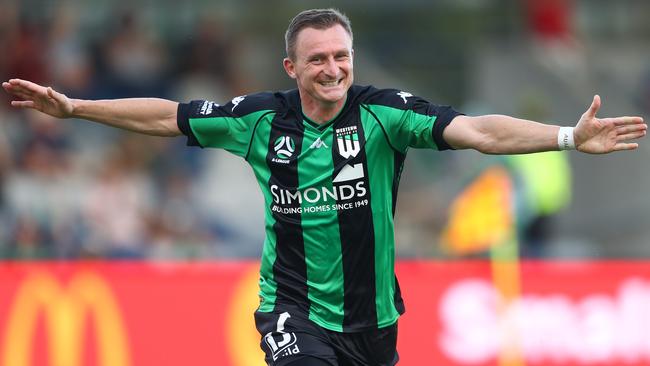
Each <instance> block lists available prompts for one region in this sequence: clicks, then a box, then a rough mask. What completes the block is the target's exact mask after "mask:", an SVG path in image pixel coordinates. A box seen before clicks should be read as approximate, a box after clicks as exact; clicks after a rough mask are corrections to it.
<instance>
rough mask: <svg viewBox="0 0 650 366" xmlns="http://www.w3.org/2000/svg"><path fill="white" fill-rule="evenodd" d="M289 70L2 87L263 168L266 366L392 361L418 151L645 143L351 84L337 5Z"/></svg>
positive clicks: (346, 33) (293, 55)
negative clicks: (407, 197)
mask: <svg viewBox="0 0 650 366" xmlns="http://www.w3.org/2000/svg"><path fill="white" fill-rule="evenodd" d="M285 38H286V47H287V58H285V59H284V69H285V71H286V72H287V74H288V75H289V76H290V77H291V78H293V79H295V80H296V83H297V85H298V88H297V89H296V90H290V91H286V92H277V93H257V94H251V95H246V96H241V97H237V98H234V99H233V100H232V101H231V102H229V103H227V104H225V105H218V104H216V103H214V102H210V101H193V102H191V103H189V104H178V103H175V102H171V101H167V100H161V99H120V100H103V101H87V100H77V99H69V98H67V97H66V96H65V95H63V94H60V93H58V92H56V91H54V90H53V89H52V88H45V87H43V86H40V85H36V84H33V83H30V82H28V81H24V80H17V79H13V80H10V81H8V82H5V83H3V87H4V88H5V89H6V90H7V91H8V92H10V93H12V94H14V95H16V96H17V97H19V98H21V99H23V100H22V101H12V102H11V104H12V105H13V106H15V107H19V108H33V109H36V110H39V111H41V112H44V113H47V114H49V115H52V116H56V117H60V118H68V117H74V118H84V119H88V120H91V121H96V122H100V123H103V124H107V125H110V126H115V127H119V128H123V129H127V130H132V131H136V132H140V133H144V134H150V135H158V136H177V135H180V134H184V135H186V136H187V141H188V144H189V145H196V146H201V147H219V148H224V149H226V150H228V151H230V152H232V153H234V154H236V155H239V156H241V157H243V158H244V159H245V160H246V161H247V162H248V163H249V164H250V165H251V167H252V169H253V171H254V173H255V176H256V177H257V180H258V182H259V184H260V188H261V189H262V192H263V195H264V199H265V204H266V241H265V243H264V250H263V256H262V263H261V269H260V293H259V294H260V299H261V303H260V306H259V308H258V310H257V311H256V313H255V320H256V324H257V328H258V330H259V332H260V334H261V336H262V340H261V347H262V349H263V350H264V352H265V353H266V362H267V363H268V364H269V365H394V364H396V363H397V360H398V355H397V351H396V339H397V319H398V317H399V315H400V314H401V313H403V312H404V306H403V303H402V298H401V295H400V290H399V285H398V282H397V279H396V277H395V275H394V262H395V258H394V238H393V214H394V210H395V202H396V195H397V187H398V184H399V178H400V173H401V168H402V164H403V162H404V158H405V155H406V151H407V150H408V148H409V147H416V148H432V149H436V150H444V149H467V148H472V149H476V150H478V151H481V152H484V153H491V154H511V153H530V152H537V151H549V150H558V149H571V148H576V149H578V150H579V151H582V152H586V153H608V152H612V151H618V150H631V149H635V148H637V144H636V143H630V142H628V140H631V139H635V138H640V137H642V136H644V135H645V132H646V129H647V126H646V125H645V124H644V123H643V120H642V118H640V117H619V118H605V119H599V118H596V112H597V111H598V109H599V107H600V99H599V97H598V96H595V97H594V99H593V102H592V104H591V107H589V109H588V110H587V112H585V114H584V115H583V116H582V117H581V118H580V120H579V121H578V124H577V126H576V127H575V129H572V128H567V127H563V128H560V127H558V126H551V125H545V124H541V123H537V122H533V121H526V120H521V119H516V118H512V117H508V116H500V115H488V116H477V117H469V116H464V115H462V114H460V113H458V112H456V111H455V110H453V109H452V108H451V107H446V106H437V105H433V104H430V103H428V102H426V101H425V100H423V99H421V98H418V97H415V96H413V95H411V94H410V93H407V92H405V91H400V90H379V89H376V88H374V87H361V86H356V85H353V57H354V51H353V49H352V30H351V28H350V23H349V20H348V19H347V18H346V17H345V16H344V15H342V14H341V13H339V12H338V11H336V10H332V9H316V10H308V11H304V12H302V13H300V14H298V15H297V16H296V17H295V18H294V19H293V20H292V22H291V24H290V25H289V28H288V30H287V32H286V36H285Z"/></svg>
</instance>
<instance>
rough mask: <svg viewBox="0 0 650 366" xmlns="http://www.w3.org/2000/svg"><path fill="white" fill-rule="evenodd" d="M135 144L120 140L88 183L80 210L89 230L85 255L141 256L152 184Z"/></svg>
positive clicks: (149, 210)
mask: <svg viewBox="0 0 650 366" xmlns="http://www.w3.org/2000/svg"><path fill="white" fill-rule="evenodd" d="M138 143H139V141H138V140H137V139H135V138H133V137H125V138H123V139H122V140H120V141H119V142H118V143H117V144H116V145H115V146H114V148H113V149H111V152H110V153H109V155H108V156H107V157H106V159H105V162H104V163H103V165H102V166H101V167H98V171H97V176H96V178H95V181H93V182H90V189H89V192H88V195H87V198H86V199H85V202H84V207H83V210H84V219H85V220H86V222H87V225H88V227H89V230H90V234H89V236H88V237H87V238H86V240H85V241H84V249H85V251H86V252H87V253H94V254H99V255H103V256H108V257H111V258H142V257H144V255H145V251H146V247H145V246H146V243H147V241H148V237H147V236H148V235H147V222H148V221H149V218H150V217H151V213H152V212H153V197H152V192H153V184H152V181H151V177H150V176H148V175H147V174H146V167H145V164H146V158H143V155H144V156H146V154H142V152H143V151H142V150H143V149H141V147H142V146H138Z"/></svg>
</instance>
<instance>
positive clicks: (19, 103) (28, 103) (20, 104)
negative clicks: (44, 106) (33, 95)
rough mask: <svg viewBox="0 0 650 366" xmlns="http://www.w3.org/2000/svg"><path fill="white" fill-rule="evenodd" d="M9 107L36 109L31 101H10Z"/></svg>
mask: <svg viewBox="0 0 650 366" xmlns="http://www.w3.org/2000/svg"><path fill="white" fill-rule="evenodd" d="M11 106H12V107H16V108H36V105H35V104H34V102H33V101H31V100H12V101H11Z"/></svg>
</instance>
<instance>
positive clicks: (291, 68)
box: [282, 57, 296, 79]
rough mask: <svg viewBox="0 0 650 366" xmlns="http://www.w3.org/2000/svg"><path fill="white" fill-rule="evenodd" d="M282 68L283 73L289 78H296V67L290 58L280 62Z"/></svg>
mask: <svg viewBox="0 0 650 366" xmlns="http://www.w3.org/2000/svg"><path fill="white" fill-rule="evenodd" d="M282 66H284V71H286V72H287V75H289V77H290V78H292V79H295V78H296V66H295V65H294V63H293V61H291V59H290V58H288V57H285V59H284V60H282Z"/></svg>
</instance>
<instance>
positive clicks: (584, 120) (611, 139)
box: [574, 95, 647, 154]
mask: <svg viewBox="0 0 650 366" xmlns="http://www.w3.org/2000/svg"><path fill="white" fill-rule="evenodd" d="M599 109H600V97H599V96H598V95H595V96H594V100H593V102H592V103H591V106H590V107H589V109H587V111H586V112H585V113H584V114H583V115H582V117H580V120H579V121H578V124H577V125H576V128H575V130H574V138H575V143H576V149H577V150H579V151H581V152H585V153H589V154H605V153H608V152H612V151H621V150H633V149H636V148H637V147H639V144H637V143H631V142H629V141H630V140H634V139H637V138H640V137H643V136H645V134H646V130H647V125H645V124H644V123H643V118H641V117H627V116H625V117H615V118H597V117H596V113H597V112H598V110H599Z"/></svg>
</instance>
